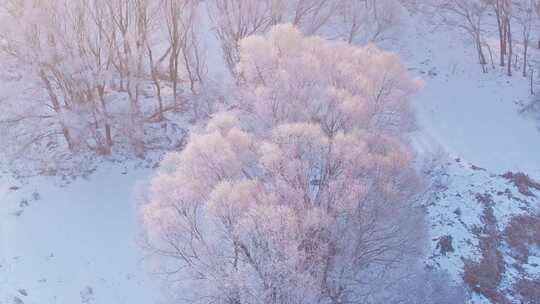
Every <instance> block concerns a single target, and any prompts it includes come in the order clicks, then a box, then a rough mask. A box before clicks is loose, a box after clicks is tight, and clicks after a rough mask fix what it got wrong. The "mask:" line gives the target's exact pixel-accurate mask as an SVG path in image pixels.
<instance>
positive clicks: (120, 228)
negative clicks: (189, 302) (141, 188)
mask: <svg viewBox="0 0 540 304" xmlns="http://www.w3.org/2000/svg"><path fill="white" fill-rule="evenodd" d="M149 174H150V170H149V169H146V168H140V169H133V168H131V169H129V170H128V169H126V168H125V166H121V165H112V164H107V165H104V166H101V167H100V169H99V170H98V171H97V172H95V173H94V174H92V175H91V177H90V178H89V179H88V180H86V179H84V178H78V179H77V180H74V181H72V182H69V183H66V181H65V180H64V181H63V180H59V179H58V178H55V177H36V178H31V179H29V180H27V181H26V182H24V183H23V184H21V183H20V182H19V181H16V180H14V179H12V178H9V177H8V175H3V176H2V177H1V178H0V206H1V208H0V303H7V304H11V303H18V302H17V300H16V299H17V298H18V299H20V300H22V301H23V302H24V303H26V304H48V303H50V304H75V303H100V304H136V303H148V304H150V303H161V300H162V299H163V297H162V293H161V290H160V284H159V282H158V279H157V278H156V277H154V276H152V275H150V272H149V270H150V269H149V268H148V267H146V266H145V264H146V263H145V262H144V260H143V255H142V251H141V250H140V247H139V245H138V238H139V232H140V228H139V224H138V216H137V214H138V206H137V205H138V201H139V200H138V199H137V197H136V193H138V192H137V191H136V188H137V185H138V184H139V183H141V182H142V181H144V180H145V178H146V177H147V176H148V175H149ZM14 187H20V188H19V189H15V188H14ZM10 188H11V189H10ZM35 193H36V194H35ZM24 293H26V294H27V295H26V296H25V295H24Z"/></svg>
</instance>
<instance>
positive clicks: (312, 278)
mask: <svg viewBox="0 0 540 304" xmlns="http://www.w3.org/2000/svg"><path fill="white" fill-rule="evenodd" d="M240 45H241V46H240V50H241V52H240V59H239V61H240V63H239V65H238V72H239V74H240V75H242V77H241V79H242V81H241V82H240V83H239V86H240V88H239V96H238V98H239V102H238V106H237V108H236V109H235V110H234V111H229V112H222V113H219V114H216V115H214V116H213V118H212V119H211V120H210V122H209V123H208V124H207V126H206V128H205V129H204V130H200V131H198V132H194V133H193V134H192V135H191V139H190V140H189V142H188V144H187V146H186V147H185V149H184V150H183V151H181V152H178V153H171V154H170V155H169V156H168V157H167V158H166V159H165V160H164V161H163V162H162V164H161V169H160V172H159V173H158V175H157V176H156V177H154V178H153V179H152V181H151V183H150V186H149V193H148V201H147V203H146V204H144V205H143V207H142V209H141V212H142V220H143V223H144V227H145V231H146V240H147V246H148V249H149V250H150V252H152V253H154V254H156V255H157V257H158V258H160V259H161V262H162V263H161V265H162V267H163V269H162V270H163V271H165V273H167V274H168V275H169V276H168V277H169V278H170V281H169V282H171V283H173V284H174V283H176V284H178V285H175V287H178V288H182V289H179V290H181V291H179V293H182V295H181V296H182V298H183V299H184V300H185V301H186V302H189V303H191V301H199V302H201V303H242V304H243V303H276V304H277V303H306V304H307V303H357V302H363V303H370V302H374V301H376V299H379V298H381V296H382V295H383V294H385V295H387V296H388V295H391V292H392V291H391V290H393V289H392V288H391V286H395V285H393V284H392V283H395V279H397V278H398V277H402V276H399V275H396V273H395V271H398V270H397V269H399V266H400V262H402V261H404V260H405V259H407V258H413V257H414V255H415V253H417V250H418V245H419V243H418V240H419V237H420V236H421V232H422V218H421V215H420V214H421V213H420V212H419V211H420V210H419V209H418V208H417V206H415V203H414V201H415V198H416V195H417V194H418V193H417V191H418V187H419V185H420V183H419V179H418V177H417V176H416V174H415V172H414V170H413V169H412V166H411V153H410V151H409V148H408V146H407V145H406V144H404V143H403V141H402V140H401V139H400V134H401V133H403V132H404V131H405V128H404V126H405V125H406V124H405V122H407V121H409V120H410V119H411V118H410V113H409V111H408V109H409V101H410V97H411V95H412V94H413V93H414V92H415V90H416V88H417V86H418V84H417V83H416V82H415V81H413V80H411V79H410V77H409V76H408V74H407V71H406V68H405V67H404V66H403V65H401V63H400V62H399V58H398V57H397V56H396V55H394V54H391V53H387V52H383V51H381V50H379V49H377V48H375V47H373V46H369V47H364V48H357V47H353V46H351V45H349V44H348V43H345V42H329V41H325V40H323V39H321V38H317V37H310V36H303V35H302V34H301V32H300V31H299V30H297V29H295V28H294V27H293V26H291V25H279V26H276V27H273V29H272V30H270V32H269V33H268V34H266V35H264V36H252V37H249V38H247V39H244V40H242V41H241V43H240ZM381 287H383V288H381ZM394 291H395V290H394Z"/></svg>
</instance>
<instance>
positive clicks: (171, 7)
mask: <svg viewBox="0 0 540 304" xmlns="http://www.w3.org/2000/svg"><path fill="white" fill-rule="evenodd" d="M399 12H400V6H399V2H398V0H338V1H336V0H294V1H290V0H234V1H229V0H207V1H199V0H110V1H109V0H48V1H41V0H6V1H3V2H2V4H0V22H1V25H2V30H1V31H0V42H1V43H0V53H1V55H2V56H3V58H5V55H8V56H9V57H10V59H11V60H12V62H15V63H14V64H16V65H17V68H18V69H19V70H23V71H24V72H23V74H25V76H24V79H25V81H26V82H27V83H29V84H32V86H31V90H32V91H33V92H34V94H33V95H32V96H26V98H24V99H25V100H24V102H20V101H19V100H17V99H14V98H11V99H10V98H6V99H5V100H2V101H1V102H2V103H5V104H9V105H6V106H4V108H12V109H13V111H7V112H6V113H2V115H0V124H1V126H2V128H3V129H4V130H5V131H4V132H2V134H1V136H2V140H3V142H6V143H10V144H9V145H8V146H9V147H10V149H8V150H10V151H9V153H8V154H9V155H8V156H9V157H20V156H21V155H30V154H31V153H28V152H29V151H30V150H32V151H33V152H32V153H33V154H37V155H49V154H50V152H49V151H50V150H53V151H62V152H63V153H64V154H67V155H73V154H74V153H77V152H80V151H81V150H84V151H94V152H95V153H97V154H105V155H106V154H110V153H111V152H112V151H113V147H120V146H121V147H128V148H129V150H130V151H132V152H133V153H134V154H135V155H137V156H139V157H144V155H145V151H146V150H147V148H148V147H147V145H148V142H149V141H150V139H149V138H148V137H149V135H148V134H147V133H149V132H148V130H147V128H148V126H153V125H155V124H160V125H166V123H165V122H166V121H167V116H168V113H171V112H178V111H187V110H195V111H196V112H197V113H195V116H201V115H203V114H208V113H209V112H210V111H211V107H210V106H209V104H210V100H208V98H206V99H205V98H204V97H201V94H202V95H204V93H205V92H206V91H208V89H209V87H208V83H209V79H208V78H209V77H208V76H207V75H208V68H209V67H208V66H207V64H206V56H205V55H206V50H205V46H204V43H203V41H204V40H205V38H206V37H204V35H213V34H215V36H216V37H217V39H218V40H219V42H220V45H221V50H222V55H223V58H224V61H225V63H226V66H227V67H228V68H229V71H230V72H231V75H232V76H233V78H234V79H236V80H238V79H240V78H241V75H238V74H237V71H236V66H237V64H238V61H239V42H240V41H241V40H242V39H243V38H246V37H247V36H249V35H253V34H262V33H265V32H267V31H268V30H269V29H270V28H271V27H272V26H274V25H276V24H279V23H287V22H288V23H292V24H293V25H294V26H296V27H298V28H300V29H301V30H302V31H303V32H304V33H306V34H315V33H317V34H328V35H330V34H331V35H335V34H337V35H338V36H339V37H342V39H343V40H347V41H348V42H350V43H352V42H361V43H367V42H372V41H376V40H378V39H382V38H383V37H384V35H383V34H384V32H385V31H387V30H388V29H389V28H391V27H392V26H393V25H395V24H396V23H397V21H398V17H399ZM207 17H209V19H210V20H209V21H210V22H211V25H210V26H211V29H209V28H207V27H208V26H206V25H205V23H206V19H208V18H207ZM203 31H205V32H203ZM212 31H213V33H212ZM333 38H336V37H333ZM15 104H16V106H15ZM145 134H146V135H145ZM4 152H5V151H4Z"/></svg>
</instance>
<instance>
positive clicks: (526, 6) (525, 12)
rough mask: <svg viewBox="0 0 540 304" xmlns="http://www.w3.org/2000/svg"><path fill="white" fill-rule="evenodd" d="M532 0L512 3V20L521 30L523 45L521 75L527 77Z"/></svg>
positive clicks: (517, 0) (520, 0)
mask: <svg viewBox="0 0 540 304" xmlns="http://www.w3.org/2000/svg"><path fill="white" fill-rule="evenodd" d="M534 2H535V1H534V0H516V1H514V3H513V7H514V14H513V17H514V20H515V21H516V23H517V24H518V25H519V26H520V29H521V39H522V40H521V41H522V44H523V67H522V75H523V77H527V69H528V56H529V54H528V51H529V46H530V41H531V31H532V26H533V14H534Z"/></svg>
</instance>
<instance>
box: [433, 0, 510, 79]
mask: <svg viewBox="0 0 540 304" xmlns="http://www.w3.org/2000/svg"><path fill="white" fill-rule="evenodd" d="M488 6H489V3H488V2H486V1H484V0H437V1H435V7H436V8H437V9H439V10H440V13H441V14H442V17H443V18H444V20H445V22H446V23H447V24H449V25H451V26H455V27H457V28H460V29H462V30H463V31H465V33H467V34H468V35H469V36H470V38H471V41H472V42H473V43H474V46H475V48H476V52H477V55H478V61H479V63H480V65H481V67H482V72H484V73H487V68H486V64H487V61H486V56H485V54H484V50H483V45H484V43H483V38H482V34H483V32H482V20H483V17H484V15H485V14H486V12H487V9H488ZM506 26H507V30H508V29H509V26H510V25H509V24H507V25H506Z"/></svg>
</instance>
